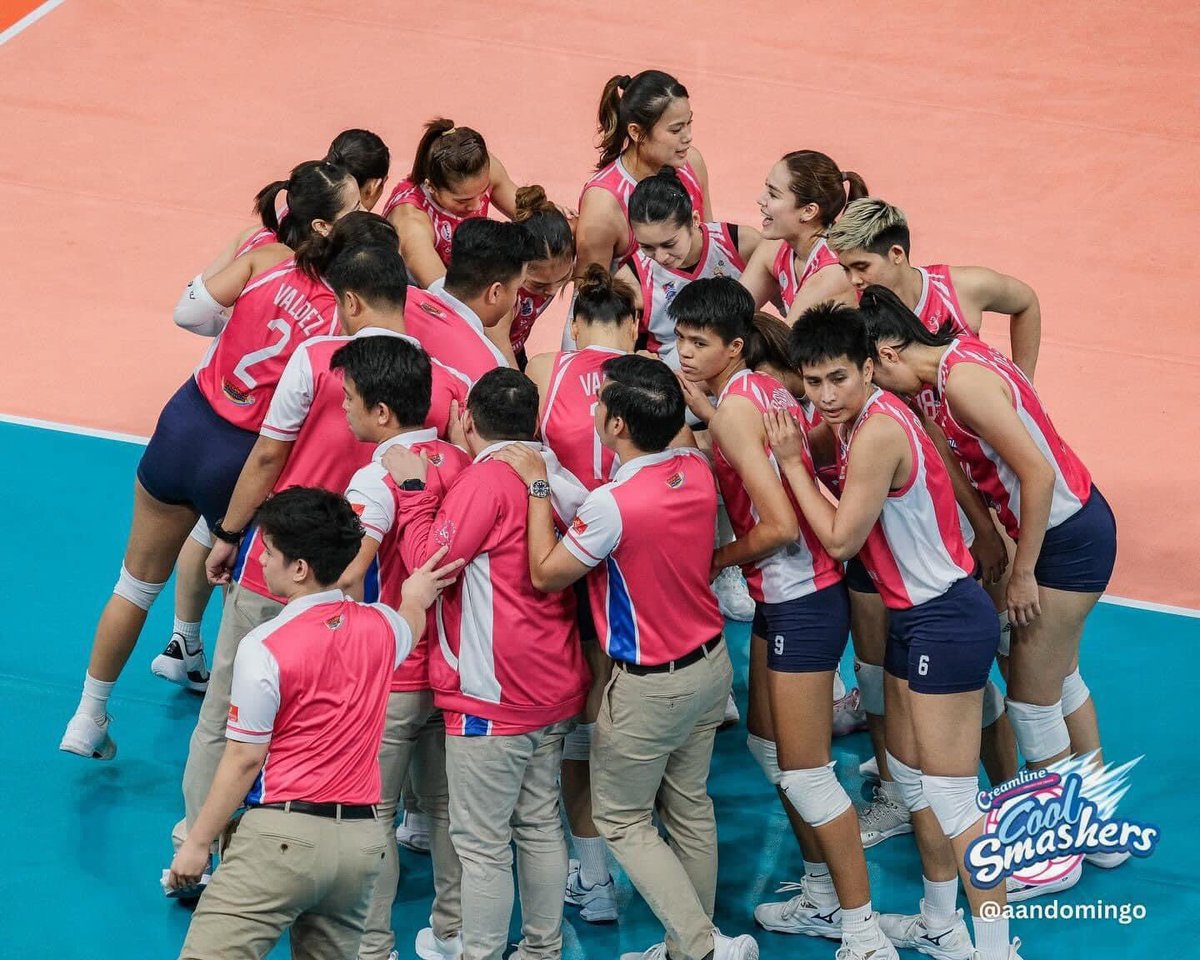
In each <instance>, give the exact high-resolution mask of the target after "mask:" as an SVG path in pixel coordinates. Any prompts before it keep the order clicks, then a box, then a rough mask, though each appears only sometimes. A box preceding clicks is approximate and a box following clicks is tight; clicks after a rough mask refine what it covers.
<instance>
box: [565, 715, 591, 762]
mask: <svg viewBox="0 0 1200 960" xmlns="http://www.w3.org/2000/svg"><path fill="white" fill-rule="evenodd" d="M595 729H596V725H595V724H594V723H577V724H575V729H574V730H572V731H571V732H570V733H568V734H567V735H566V736H565V737H563V759H564V760H587V758H588V757H590V756H591V755H592V731H593V730H595Z"/></svg>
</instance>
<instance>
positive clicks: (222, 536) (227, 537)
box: [209, 517, 246, 547]
mask: <svg viewBox="0 0 1200 960" xmlns="http://www.w3.org/2000/svg"><path fill="white" fill-rule="evenodd" d="M222 519H224V518H223V517H222ZM209 529H210V530H211V531H212V535H213V536H214V537H216V538H217V539H218V540H222V541H224V542H225V543H232V544H233V545H234V546H235V547H236V546H237V545H238V544H239V543H241V542H242V537H243V536H245V534H246V531H245V530H238V531H237V532H236V533H235V532H233V531H230V530H226V529H225V528H224V527H223V526H221V521H220V520H218V521H217V522H216V523H214V524H213V525H212V526H211V527H209Z"/></svg>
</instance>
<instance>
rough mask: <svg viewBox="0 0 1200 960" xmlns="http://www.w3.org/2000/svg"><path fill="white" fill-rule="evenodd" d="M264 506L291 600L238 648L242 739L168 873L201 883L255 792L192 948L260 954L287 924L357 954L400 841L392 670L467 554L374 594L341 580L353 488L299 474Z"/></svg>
mask: <svg viewBox="0 0 1200 960" xmlns="http://www.w3.org/2000/svg"><path fill="white" fill-rule="evenodd" d="M255 520H256V522H257V523H258V524H259V525H260V527H261V528H262V530H263V531H264V538H265V541H266V545H267V549H266V552H265V553H264V554H263V555H262V560H261V563H262V566H263V572H264V574H265V576H266V578H267V583H268V584H269V585H270V588H271V590H272V591H273V592H274V593H275V594H277V595H279V596H281V597H284V598H286V600H287V604H286V606H285V607H284V608H283V610H282V611H281V612H280V614H279V615H278V616H277V617H275V618H274V619H273V620H271V621H269V622H267V623H264V624H263V625H262V626H260V627H258V628H256V629H255V630H253V631H251V632H250V633H249V634H248V635H247V636H246V638H245V639H244V640H243V641H242V644H241V646H240V647H239V648H238V653H237V658H236V660H235V662H234V668H233V693H232V696H231V701H230V706H229V723H228V726H227V731H226V736H227V737H228V740H229V743H228V745H227V747H226V749H225V753H224V756H223V757H222V758H221V763H220V766H219V767H218V768H217V774H216V777H215V778H214V780H213V785H212V788H211V789H210V790H209V792H208V797H207V799H206V800H205V801H204V806H203V807H202V808H201V810H200V815H199V816H198V817H197V818H196V822H195V823H194V824H193V825H192V827H191V829H190V831H189V832H188V835H187V837H186V839H185V840H184V841H183V844H182V845H181V846H180V848H179V850H178V852H177V853H176V854H175V859H174V860H173V861H172V863H171V869H170V870H169V872H168V875H167V882H168V883H169V884H170V885H171V886H174V887H181V886H187V885H193V884H196V883H198V882H199V880H200V877H201V876H202V874H203V873H204V871H205V870H206V868H207V866H208V858H209V850H210V848H211V846H212V843H213V841H214V840H216V838H217V837H218V836H220V835H221V833H222V832H223V831H224V830H225V828H226V826H227V825H228V823H229V819H230V817H232V816H233V814H234V812H235V811H236V810H237V809H238V808H239V807H241V806H243V805H244V806H245V807H247V811H246V813H245V814H244V815H243V816H242V818H241V820H240V821H239V822H238V827H237V832H236V835H235V836H234V838H233V840H232V841H231V842H230V845H229V849H228V851H227V852H226V854H225V857H224V859H223V860H222V862H221V867H220V869H219V870H218V871H217V872H216V873H215V874H214V875H213V880H212V882H211V883H210V884H209V885H208V890H207V891H206V893H205V895H204V897H203V898H202V901H201V903H200V905H199V906H198V907H197V909H196V913H195V914H194V916H193V917H192V922H191V925H190V927H189V928H188V935H187V939H186V940H185V941H184V944H183V950H182V952H181V953H180V956H181V957H182V958H188V960H206V958H210V957H211V958H213V960H229V958H261V957H263V956H265V955H266V954H267V952H268V951H269V950H270V949H271V948H272V947H273V946H274V945H275V942H276V941H277V940H278V939H279V937H280V936H281V935H282V934H283V932H284V931H285V930H287V929H289V928H290V929H291V935H292V952H293V954H295V955H296V956H313V957H318V956H320V957H330V958H332V957H353V956H355V955H356V953H357V951H358V945H359V941H360V940H361V938H362V932H363V924H364V922H365V920H366V916H367V905H368V903H369V901H370V898H371V890H372V887H373V884H374V881H375V876H376V874H378V873H379V869H380V866H381V865H382V863H383V857H384V848H385V846H386V845H387V842H388V839H387V837H386V835H385V833H384V831H383V830H381V829H380V826H379V823H378V822H377V820H376V813H375V805H376V804H378V803H379V798H380V781H379V759H378V758H379V743H380V739H381V737H382V735H383V722H384V712H385V710H386V707H387V698H388V689H389V686H390V684H391V679H392V671H393V670H394V669H395V668H396V667H397V666H399V665H400V663H401V662H402V661H403V660H404V658H405V657H407V656H408V654H409V652H410V651H411V650H412V648H413V645H414V642H415V640H416V639H417V638H419V637H420V636H421V633H422V631H423V630H424V629H425V615H426V614H425V612H426V610H428V609H429V607H430V606H432V604H433V602H434V600H436V599H437V596H438V594H439V593H440V592H441V590H442V588H443V587H445V586H446V585H447V584H448V583H449V582H450V579H451V578H452V577H453V576H454V574H455V572H456V571H457V570H458V568H459V567H460V566H461V563H458V562H451V563H450V564H447V565H445V566H439V565H440V563H441V560H442V557H443V555H444V554H445V551H439V552H437V553H435V554H434V555H433V556H431V557H430V558H429V561H428V562H427V563H425V564H423V565H422V566H421V567H420V568H418V569H416V570H414V571H413V573H412V575H411V576H410V577H409V578H408V580H407V581H406V582H405V584H404V588H403V591H402V595H401V601H400V604H399V608H398V609H397V610H393V609H392V608H390V607H386V606H383V605H382V604H362V603H358V602H356V601H354V600H351V599H350V598H349V597H347V596H346V595H345V594H343V593H342V592H341V591H340V590H338V589H336V587H335V585H336V583H337V581H338V578H339V577H340V576H341V575H342V572H343V571H344V570H345V569H346V566H347V565H348V564H349V563H350V561H351V560H353V559H354V556H355V554H356V553H357V552H358V549H359V545H360V544H361V542H362V537H363V528H362V524H361V523H359V521H358V518H357V517H356V516H355V515H354V511H353V510H352V509H351V507H350V504H349V503H347V502H346V500H345V498H344V497H342V496H340V495H338V494H336V493H332V492H330V491H328V490H319V489H317V488H314V487H292V488H290V489H288V490H284V491H283V492H281V493H278V494H276V495H275V496H274V497H272V498H271V499H270V500H268V501H266V502H265V503H264V504H263V505H262V507H260V508H259V511H258V513H257V515H256V517H255Z"/></svg>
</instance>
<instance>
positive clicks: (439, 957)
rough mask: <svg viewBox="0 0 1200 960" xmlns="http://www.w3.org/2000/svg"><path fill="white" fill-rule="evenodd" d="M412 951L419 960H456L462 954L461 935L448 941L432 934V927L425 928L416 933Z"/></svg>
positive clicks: (389, 959) (458, 934)
mask: <svg viewBox="0 0 1200 960" xmlns="http://www.w3.org/2000/svg"><path fill="white" fill-rule="evenodd" d="M413 949H414V950H415V951H416V954H417V956H418V957H420V958H421V960H457V958H458V957H461V956H462V952H463V940H462V933H461V932H460V933H456V934H455V935H454V936H452V937H451V938H450V939H448V940H443V939H442V938H441V937H439V936H437V935H436V934H435V933H434V932H433V927H425V928H424V929H423V930H420V931H418V932H417V942H416V944H415V945H414V948H413ZM388 960H391V958H390V957H389V958H388Z"/></svg>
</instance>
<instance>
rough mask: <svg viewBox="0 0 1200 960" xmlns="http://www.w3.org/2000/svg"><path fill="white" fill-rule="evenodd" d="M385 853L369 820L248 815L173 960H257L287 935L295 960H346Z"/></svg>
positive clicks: (264, 813)
mask: <svg viewBox="0 0 1200 960" xmlns="http://www.w3.org/2000/svg"><path fill="white" fill-rule="evenodd" d="M386 846H387V844H386V843H385V841H384V837H383V832H382V831H381V830H380V829H379V823H378V821H376V820H333V819H326V818H324V817H314V816H310V815H308V814H304V813H285V812H284V811H282V810H250V811H248V812H247V813H246V814H245V815H244V816H243V817H242V819H241V821H240V822H239V823H238V826H237V830H236V832H235V833H234V835H233V840H232V841H231V842H230V844H229V849H228V851H227V852H226V854H225V858H224V859H223V860H222V861H221V869H220V870H218V871H217V872H216V873H214V874H213V879H212V882H211V883H210V884H209V885H208V889H206V890H205V891H204V896H203V897H201V898H200V903H199V904H198V905H197V907H196V912H195V914H193V915H192V923H191V926H189V927H188V933H187V939H186V940H184V943H183V950H182V951H181V952H180V954H179V956H180V960H259V958H261V957H264V956H266V954H267V952H268V951H269V950H270V949H271V948H272V947H273V946H274V945H275V942H276V941H277V940H278V939H279V938H280V936H282V935H283V932H284V931H285V930H287V929H288V928H291V931H292V937H291V939H292V956H293V957H294V958H296V960H353V958H354V956H355V955H356V953H357V951H358V943H359V940H360V939H361V938H362V932H363V924H364V922H365V921H366V918H367V904H368V902H369V901H370V899H371V887H372V885H373V884H374V882H375V877H376V875H377V874H378V873H379V868H380V866H381V865H382V863H383V857H384V849H385V847H386Z"/></svg>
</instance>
